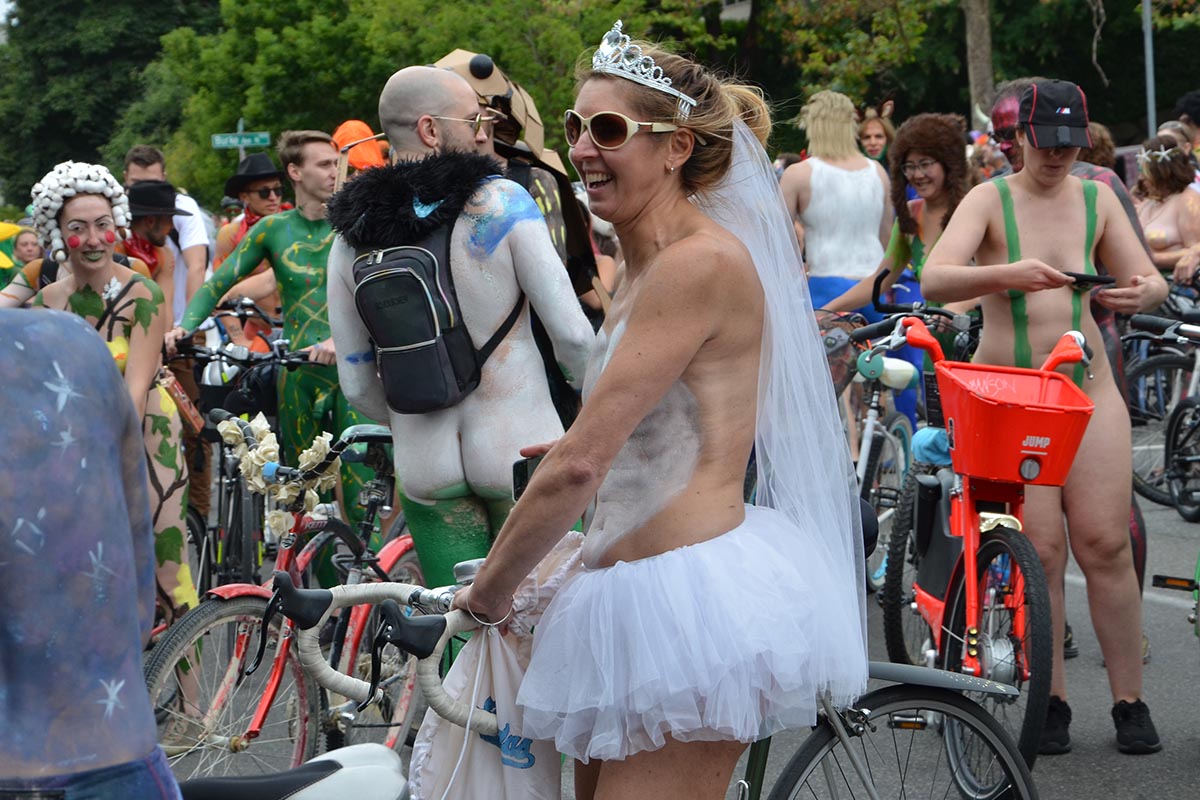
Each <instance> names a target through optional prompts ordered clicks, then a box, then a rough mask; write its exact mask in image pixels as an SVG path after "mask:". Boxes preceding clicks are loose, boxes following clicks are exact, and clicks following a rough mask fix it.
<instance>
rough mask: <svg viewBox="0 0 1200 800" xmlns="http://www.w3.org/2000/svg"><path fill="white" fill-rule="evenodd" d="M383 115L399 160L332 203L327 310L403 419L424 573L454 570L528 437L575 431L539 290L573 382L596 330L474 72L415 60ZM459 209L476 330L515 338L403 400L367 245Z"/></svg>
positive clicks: (485, 542)
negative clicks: (465, 372) (468, 381)
mask: <svg viewBox="0 0 1200 800" xmlns="http://www.w3.org/2000/svg"><path fill="white" fill-rule="evenodd" d="M379 118H380V122H381V123H382V127H383V130H384V132H385V133H386V134H387V137H388V141H389V142H390V143H391V146H392V148H393V151H394V153H395V158H396V161H397V163H395V164H394V165H392V166H390V167H381V168H378V169H374V170H368V171H367V172H365V173H362V174H361V175H359V176H358V177H356V178H355V179H354V180H353V181H351V182H350V183H348V184H347V185H346V187H345V189H343V190H342V191H341V192H340V193H339V194H337V195H335V196H334V198H333V199H332V200H331V201H330V203H329V218H330V221H331V222H332V223H333V227H334V230H335V231H336V232H337V234H338V236H337V238H336V239H335V241H334V244H333V249H332V251H331V253H330V256H329V312H330V322H331V324H332V327H333V339H334V345H335V351H336V352H337V363H338V375H339V378H340V380H341V386H342V390H343V391H344V392H345V393H346V397H347V398H348V399H349V401H350V402H351V403H352V404H353V405H354V406H356V407H357V408H358V409H359V410H361V411H362V412H363V413H365V414H367V415H368V416H370V417H373V418H375V419H378V420H387V421H388V422H389V423H390V425H391V429H392V436H393V439H394V441H395V463H396V475H397V478H398V479H399V481H400V484H401V486H402V489H403V493H402V497H401V502H402V504H403V506H404V513H405V517H406V519H407V521H408V525H409V530H410V531H411V532H412V535H413V540H414V542H415V544H416V548H417V553H418V555H419V557H420V559H421V566H422V568H423V570H424V573H425V580H426V582H427V584H428V585H430V586H442V585H446V584H449V583H452V582H453V573H452V568H453V566H454V564H455V563H456V562H458V561H462V560H465V559H468V558H478V557H480V556H483V555H486V553H487V550H488V548H489V546H490V545H491V542H492V539H493V538H494V537H495V535H496V533H498V532H499V530H500V526H501V525H502V524H503V522H504V519H505V518H506V517H507V516H508V512H509V510H510V509H511V508H512V502H513V501H512V464H513V462H514V461H516V460H517V459H518V458H520V453H519V451H520V448H522V447H525V446H527V445H532V444H537V443H540V442H548V441H552V440H554V439H557V438H558V437H559V436H561V435H562V431H563V429H562V425H561V423H560V422H559V419H558V416H557V415H556V413H555V411H554V406H553V404H552V403H551V400H550V393H549V388H548V386H547V382H546V375H545V371H544V369H543V364H542V361H541V357H540V355H539V353H538V350H537V346H536V344H535V343H534V340H533V335H532V333H531V330H530V324H529V308H530V306H532V307H533V309H534V310H535V311H536V312H537V313H538V315H539V316H540V317H541V319H542V321H543V323H544V324H545V326H546V329H547V331H548V332H549V334H550V338H551V340H552V341H553V344H554V353H555V357H556V359H557V361H558V363H559V365H560V367H561V368H562V370H563V373H564V375H565V376H566V377H567V379H568V380H569V381H570V382H571V384H572V385H573V386H575V387H576V388H578V386H579V384H580V383H581V382H582V379H583V369H584V364H585V361H586V358H587V353H588V350H589V348H590V346H591V342H592V339H593V334H592V328H591V325H589V324H588V322H587V319H586V318H585V317H584V315H583V312H582V310H581V309H580V307H579V303H578V302H577V301H576V300H575V295H574V293H573V291H572V289H571V284H570V280H569V279H568V277H567V273H566V272H565V271H564V270H563V268H562V262H561V260H560V259H559V257H558V254H557V252H556V251H555V248H554V245H553V243H552V242H551V240H550V235H549V233H548V232H547V230H546V226H545V223H544V222H543V220H542V215H541V212H540V211H539V210H538V207H537V205H536V204H535V203H534V201H533V199H532V198H531V197H530V196H529V194H528V193H527V192H526V191H525V190H524V189H522V188H521V187H520V186H519V185H518V184H516V183H513V182H511V181H508V180H505V179H503V178H501V177H500V173H501V170H500V166H499V164H497V163H496V162H495V161H493V160H492V159H490V158H488V157H487V156H486V155H483V154H481V153H480V152H479V150H480V149H481V147H482V146H484V145H485V143H486V142H487V140H488V136H489V135H490V125H491V122H492V121H493V120H492V118H491V117H490V115H489V113H488V112H487V111H486V110H484V111H481V109H480V108H479V105H478V101H477V99H476V96H475V92H474V91H473V90H472V89H471V87H470V85H469V84H468V83H467V82H466V81H465V80H463V79H462V78H461V77H459V76H458V75H455V74H454V73H453V72H449V71H445V70H440V69H434V68H430V67H408V68H406V69H402V70H400V71H399V72H397V73H396V74H394V75H393V76H392V77H391V78H390V79H389V80H388V82H387V85H386V86H385V87H384V89H383V92H382V93H381V94H380V97H379ZM452 222H453V223H454V227H453V232H452V234H451V237H450V241H449V252H450V265H449V266H450V274H451V276H452V277H453V281H454V287H455V291H456V294H457V296H458V302H459V305H460V308H461V312H462V316H463V319H464V320H465V321H466V325H467V328H468V329H469V331H470V336H471V340H472V342H473V344H474V346H475V348H476V349H479V348H481V347H483V345H484V343H485V342H487V341H488V340H489V339H491V338H492V337H493V336H494V335H502V338H501V339H500V341H499V345H498V346H497V347H496V349H495V351H494V352H492V354H491V355H490V357H489V358H488V359H487V360H486V362H485V363H484V364H483V367H482V371H481V374H480V383H479V386H478V387H477V388H476V389H475V390H474V391H473V392H472V393H470V394H468V395H467V396H466V397H465V398H464V399H463V400H462V401H461V402H460V403H458V404H457V405H453V406H451V407H449V408H442V409H440V410H437V411H430V412H428V413H423V414H401V413H397V412H396V411H395V410H394V409H393V408H392V407H390V406H389V404H388V400H387V396H386V393H385V390H384V387H383V384H382V383H381V381H380V377H379V374H378V372H377V363H376V357H377V353H376V350H375V348H374V346H373V345H372V342H371V339H370V337H369V335H368V332H367V328H366V326H365V325H364V324H363V321H362V319H361V318H360V316H359V314H358V311H357V308H356V306H355V300H354V289H355V281H354V276H353V266H354V260H355V257H356V253H365V252H369V251H371V250H376V249H382V248H387V247H394V246H398V245H404V244H416V243H417V242H418V241H420V240H421V239H423V238H424V237H425V236H427V235H428V234H429V233H430V232H432V231H433V230H434V229H437V228H440V227H442V226H444V225H447V224H449V223H452ZM526 301H528V302H526ZM514 313H515V314H516V316H515V322H514V323H513V324H512V327H511V328H510V329H508V331H507V333H503V334H501V333H500V332H501V331H503V329H504V325H505V324H506V322H507V319H506V318H511V316H510V315H513V314H514ZM391 377H392V376H391V375H389V378H391Z"/></svg>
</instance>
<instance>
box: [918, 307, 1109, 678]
mask: <svg viewBox="0 0 1200 800" xmlns="http://www.w3.org/2000/svg"><path fill="white" fill-rule="evenodd" d="M903 325H904V327H905V328H907V335H906V338H907V340H908V343H909V344H911V345H913V346H915V347H918V348H920V349H922V350H924V351H925V352H927V353H928V354H929V356H930V358H931V360H932V361H933V362H934V365H935V370H936V371H937V386H938V389H939V394H940V397H941V402H942V405H943V409H944V411H945V415H946V423H947V424H946V428H947V436H948V438H949V440H950V447H951V457H952V460H953V465H954V472H955V476H956V485H955V489H954V491H953V492H951V496H950V533H951V535H952V536H955V537H957V538H959V539H961V540H962V555H961V557H960V558H959V560H958V563H957V564H956V565H955V567H954V570H953V572H952V573H951V575H950V579H949V583H948V584H947V586H948V587H953V586H956V585H957V583H956V581H958V580H960V579H961V580H963V582H964V584H965V606H966V609H965V610H966V619H965V621H966V629H965V631H964V636H963V638H964V647H963V655H962V664H961V669H962V671H963V672H965V673H968V674H971V675H980V674H981V672H982V668H981V664H980V659H979V650H978V648H977V644H978V637H979V633H980V632H979V630H978V628H977V627H976V625H977V624H978V622H979V620H980V619H981V603H982V598H981V597H980V581H979V580H978V579H977V577H976V576H978V574H979V573H978V566H979V563H978V552H979V547H980V534H981V533H982V532H985V531H987V530H989V529H990V528H991V527H994V526H996V525H997V524H1002V523H1005V522H1007V523H1009V524H1010V526H1011V527H1013V528H1015V529H1017V530H1020V529H1021V526H1022V522H1023V519H1024V504H1025V484H1026V483H1034V484H1041V485H1050V486H1061V485H1063V484H1064V483H1065V482H1066V478H1067V474H1068V473H1069V472H1070V467H1071V463H1072V462H1073V461H1074V458H1075V452H1076V450H1077V449H1078V447H1079V443H1080V442H1081V441H1082V439H1083V434H1084V431H1085V430H1086V427H1087V422H1088V418H1089V417H1090V415H1091V412H1092V408H1093V404H1092V402H1091V400H1090V399H1088V397H1087V395H1085V394H1084V393H1083V392H1082V391H1081V390H1080V389H1079V388H1078V387H1076V386H1075V385H1074V384H1073V383H1071V382H1070V381H1069V380H1067V379H1066V378H1065V377H1064V376H1062V375H1059V374H1058V373H1056V372H1054V370H1055V369H1056V368H1057V367H1059V366H1061V365H1063V364H1067V363H1077V362H1079V361H1080V360H1081V359H1082V358H1083V352H1082V349H1081V345H1080V343H1079V341H1078V340H1076V338H1075V337H1074V335H1072V334H1064V335H1063V337H1062V338H1061V339H1060V340H1059V342H1058V344H1057V345H1056V346H1055V348H1054V350H1053V351H1052V352H1051V353H1050V356H1049V357H1048V358H1047V359H1046V362H1045V363H1044V364H1043V365H1042V368H1041V369H1040V370H1031V369H1021V368H1013V367H994V366H987V365H977V364H967V363H960V362H949V361H946V360H945V357H944V355H943V353H942V349H941V346H940V345H939V343H938V341H937V340H936V339H935V338H934V337H933V336H932V334H930V332H929V330H928V328H926V326H925V324H924V323H923V322H922V321H921V320H920V319H919V318H917V317H908V318H906V319H904V321H903ZM956 428H957V430H956ZM980 504H984V507H986V508H993V509H994V508H1002V509H1003V511H981V510H980ZM1013 579H1014V580H1013V584H1012V587H1011V591H1008V592H1006V593H1005V595H1004V596H1003V597H1002V598H991V602H997V600H999V601H1000V602H1003V604H1004V606H1005V608H1007V609H1009V610H1010V611H1011V612H1012V628H1013V634H1014V635H1015V636H1016V637H1018V638H1020V639H1024V637H1025V634H1026V617H1025V607H1024V603H1023V602H1022V598H1023V597H1024V596H1025V576H1024V575H1023V574H1022V573H1021V571H1020V570H1014V575H1013ZM914 593H915V600H916V604H917V609H918V611H919V612H920V614H921V617H922V618H923V619H924V620H925V623H926V624H927V625H928V626H929V629H930V630H931V631H932V634H933V646H934V647H935V648H936V650H937V652H939V653H942V652H944V647H943V637H944V636H945V634H946V613H947V609H946V599H945V597H937V596H935V595H933V594H932V593H930V592H929V591H927V590H925V589H923V588H922V587H921V586H920V585H919V584H918V585H915V586H914ZM1019 667H1020V671H1021V674H1020V677H1021V679H1022V680H1028V679H1029V676H1030V670H1029V663H1028V660H1027V659H1026V658H1024V657H1021V658H1020V664H1019Z"/></svg>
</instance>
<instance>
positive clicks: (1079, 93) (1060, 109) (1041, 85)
mask: <svg viewBox="0 0 1200 800" xmlns="http://www.w3.org/2000/svg"><path fill="white" fill-rule="evenodd" d="M1017 119H1019V120H1020V123H1021V128H1022V129H1024V131H1025V135H1026V136H1028V137H1029V141H1030V143H1031V144H1032V145H1033V146H1034V147H1036V148H1038V149H1044V148H1050V147H1091V146H1092V137H1091V135H1090V134H1089V133H1088V113H1087V97H1086V96H1084V94H1083V90H1082V89H1080V88H1079V87H1078V86H1076V85H1075V84H1073V83H1071V82H1070V81H1035V82H1034V83H1033V85H1032V86H1030V87H1029V88H1028V89H1026V90H1025V91H1024V93H1022V94H1021V108H1020V111H1019V113H1018V117H1017Z"/></svg>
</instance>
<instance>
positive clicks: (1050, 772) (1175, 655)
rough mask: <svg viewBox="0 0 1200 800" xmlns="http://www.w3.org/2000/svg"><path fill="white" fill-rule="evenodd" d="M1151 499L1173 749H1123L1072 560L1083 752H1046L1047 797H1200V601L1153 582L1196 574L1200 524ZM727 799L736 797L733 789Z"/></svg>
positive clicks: (776, 767) (1163, 682)
mask: <svg viewBox="0 0 1200 800" xmlns="http://www.w3.org/2000/svg"><path fill="white" fill-rule="evenodd" d="M1141 503H1142V510H1143V512H1144V514H1145V517H1146V527H1147V530H1148V531H1149V555H1148V559H1147V560H1148V564H1147V568H1146V572H1147V577H1146V584H1147V589H1146V594H1145V600H1144V602H1143V608H1142V619H1143V622H1144V628H1145V631H1146V633H1147V635H1148V636H1149V638H1150V644H1151V648H1152V657H1151V660H1150V663H1149V664H1147V665H1146V669H1145V673H1144V687H1145V694H1144V697H1145V700H1146V703H1147V705H1149V707H1150V711H1151V715H1152V717H1153V719H1154V723H1155V726H1156V727H1157V728H1158V732H1159V736H1160V738H1161V739H1162V742H1163V749H1162V751H1161V752H1159V753H1156V754H1154V755H1148V756H1127V755H1123V754H1121V753H1119V752H1118V751H1117V748H1116V736H1115V731H1114V728H1113V723H1112V717H1111V708H1112V695H1111V693H1110V692H1109V689H1108V679H1107V676H1106V673H1105V671H1104V668H1103V666H1102V665H1101V658H1100V647H1099V645H1098V644H1097V642H1096V637H1095V634H1094V633H1093V631H1092V628H1091V617H1090V615H1089V613H1088V606H1087V589H1086V584H1085V582H1084V579H1083V574H1082V573H1081V572H1080V571H1079V568H1078V567H1077V566H1075V564H1074V563H1072V564H1071V566H1070V568H1069V571H1068V576H1067V616H1068V619H1070V620H1071V623H1072V627H1073V628H1074V631H1075V640H1076V642H1078V644H1079V657H1078V658H1075V659H1072V660H1070V661H1068V662H1067V681H1068V687H1069V697H1068V699H1069V702H1070V704H1071V709H1072V713H1073V717H1074V719H1073V722H1072V724H1071V740H1072V744H1073V749H1072V751H1071V752H1070V753H1068V754H1067V755H1063V756H1043V757H1041V758H1040V759H1039V760H1038V762H1037V764H1036V765H1035V768H1034V770H1033V776H1034V779H1035V780H1036V782H1037V785H1038V789H1039V792H1040V794H1041V796H1042V798H1044V799H1046V800H1060V799H1062V800H1067V799H1070V798H1105V799H1106V800H1143V799H1144V800H1150V799H1151V798H1153V799H1154V800H1175V799H1176V798H1179V799H1180V800H1183V798H1196V797H1200V785H1198V784H1200V640H1198V639H1197V638H1196V636H1195V635H1193V633H1192V628H1191V625H1190V624H1189V623H1188V619H1187V618H1188V613H1189V611H1190V609H1191V596H1190V595H1188V594H1185V593H1183V592H1172V591H1168V590H1164V589H1154V588H1151V587H1150V586H1149V584H1150V577H1149V576H1150V575H1153V574H1154V573H1162V574H1170V575H1176V576H1188V577H1190V576H1191V575H1192V572H1193V569H1194V566H1195V563H1196V555H1197V550H1198V549H1200V524H1191V523H1187V522H1184V521H1183V520H1182V519H1180V517H1179V515H1178V514H1176V513H1175V511H1174V510H1173V509H1168V508H1164V507H1162V506H1156V505H1154V504H1153V503H1149V502H1148V501H1145V500H1142V501H1141ZM868 628H869V631H870V636H871V641H870V652H871V656H872V657H873V658H876V659H886V658H887V654H886V650H885V648H884V644H883V635H882V625H881V623H880V617H879V608H878V606H877V605H876V604H875V603H874V602H872V603H870V605H869V619H868ZM803 739H804V734H801V733H787V734H783V735H780V736H776V737H775V739H774V740H773V742H772V746H771V759H770V761H769V764H768V770H767V782H766V788H765V789H764V793H763V795H764V797H765V796H766V794H767V792H768V791H769V789H770V787H771V786H772V785H773V784H774V782H775V780H776V778H777V777H778V774H779V771H780V770H781V769H782V768H783V765H784V764H785V763H786V761H787V759H788V758H789V757H790V756H791V754H792V753H793V752H794V751H795V750H796V749H797V748H798V747H799V746H800V744H801V742H802V741H803ZM564 796H571V795H568V794H567V793H564ZM727 797H728V800H736V794H735V792H734V791H733V790H731V791H730V792H729V794H728V795H727Z"/></svg>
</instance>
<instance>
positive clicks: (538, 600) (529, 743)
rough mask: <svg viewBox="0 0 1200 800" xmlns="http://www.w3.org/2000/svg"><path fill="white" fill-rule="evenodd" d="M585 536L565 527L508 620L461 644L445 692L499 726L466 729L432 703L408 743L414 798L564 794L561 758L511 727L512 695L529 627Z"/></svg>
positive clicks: (555, 798)
mask: <svg viewBox="0 0 1200 800" xmlns="http://www.w3.org/2000/svg"><path fill="white" fill-rule="evenodd" d="M582 538H583V537H582V535H581V534H578V533H574V532H572V533H568V534H567V535H566V536H565V537H563V540H562V541H561V542H559V544H558V545H556V546H555V548H554V549H553V550H551V551H550V553H549V554H548V555H547V556H546V557H545V558H544V559H542V561H541V562H540V563H539V564H538V566H537V568H536V569H535V570H534V571H533V572H532V573H530V575H529V576H528V577H527V578H525V580H524V581H522V582H521V584H520V586H518V587H517V591H516V594H515V596H514V600H513V618H512V620H511V622H510V624H509V629H508V631H507V632H506V633H505V634H504V635H503V636H501V635H500V634H498V633H497V632H496V631H495V629H493V628H489V629H486V630H484V631H481V632H479V633H476V634H475V635H474V636H472V637H471V640H470V641H469V642H467V644H466V645H464V646H463V649H462V651H461V652H460V653H459V654H458V657H457V658H456V659H455V660H454V665H453V666H452V667H451V668H450V672H449V673H448V674H447V675H446V680H445V682H444V686H445V689H446V693H447V694H448V695H450V696H451V697H453V698H455V699H461V700H463V701H464V702H469V701H470V700H471V697H472V695H474V697H475V705H476V707H477V708H482V709H484V710H487V711H494V712H495V713H496V717H497V718H498V720H499V722H500V732H499V734H498V735H497V736H494V737H491V736H489V737H483V736H481V735H480V734H478V733H475V732H470V733H468V732H467V731H466V729H465V728H461V727H459V726H458V725H454V724H451V723H449V722H447V721H446V720H444V719H442V718H441V717H439V716H438V715H437V714H436V713H434V711H433V710H432V709H430V710H429V711H427V712H426V713H425V719H424V720H423V721H422V723H421V730H420V732H419V733H418V734H417V740H416V742H414V744H413V754H412V765H411V767H410V769H409V789H410V790H411V793H412V800H441V798H442V797H443V796H445V797H446V798H452V799H453V800H559V798H560V797H561V796H562V759H561V758H560V756H559V754H558V752H557V751H556V750H555V749H554V743H553V742H548V741H533V740H531V739H529V738H526V737H523V736H521V734H520V731H519V730H517V729H516V728H517V727H518V726H519V724H520V723H519V721H518V720H519V718H518V716H517V713H516V699H517V691H518V690H519V689H520V688H521V679H522V678H523V677H524V674H525V668H526V667H527V666H528V664H529V654H530V651H531V649H532V640H533V628H534V626H536V625H537V623H538V621H539V620H540V619H541V616H542V612H543V611H544V610H545V608H546V606H547V605H548V604H549V602H550V599H551V598H552V597H553V596H554V593H555V592H556V591H557V590H558V587H559V586H560V585H562V582H563V581H564V580H566V578H567V577H568V576H569V575H570V574H571V573H572V572H573V571H574V570H575V569H576V568H578V566H579V548H580V545H581V543H582ZM481 661H482V663H481ZM477 675H478V679H479V680H478V686H476V683H475V679H476V676H477ZM464 737H465V738H466V750H465V752H464V750H463V741H464ZM460 756H461V759H460ZM460 761H461V763H460ZM456 768H457V774H456ZM451 781H453V782H451ZM447 787H449V793H447V792H446V789H447Z"/></svg>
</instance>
